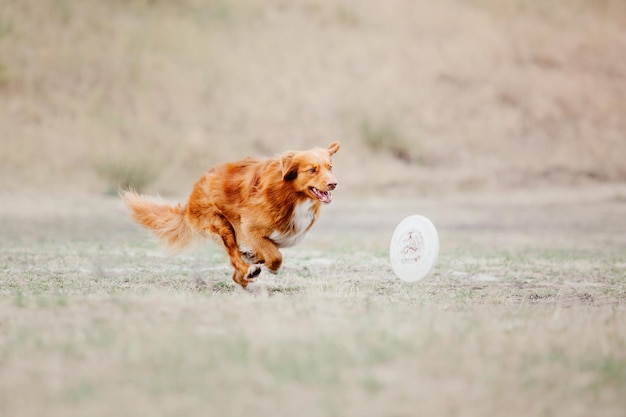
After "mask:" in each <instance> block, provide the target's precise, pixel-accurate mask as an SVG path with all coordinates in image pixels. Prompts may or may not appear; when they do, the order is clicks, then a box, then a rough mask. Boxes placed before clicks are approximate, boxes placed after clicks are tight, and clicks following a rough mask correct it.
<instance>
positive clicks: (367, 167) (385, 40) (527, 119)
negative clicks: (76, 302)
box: [0, 0, 626, 193]
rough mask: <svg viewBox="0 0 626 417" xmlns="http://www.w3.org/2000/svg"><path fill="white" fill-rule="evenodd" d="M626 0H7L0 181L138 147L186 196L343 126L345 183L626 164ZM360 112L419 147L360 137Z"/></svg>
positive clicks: (2, 15)
mask: <svg viewBox="0 0 626 417" xmlns="http://www.w3.org/2000/svg"><path fill="white" fill-rule="evenodd" d="M620 5H621V2H619V1H617V0H614V1H613V0H605V1H602V2H591V1H576V2H569V1H568V2H566V1H563V0H553V1H549V2H545V1H538V0H537V1H535V0H524V1H521V0H507V1H504V2H494V1H490V0H473V1H452V0H447V1H443V2H437V3H436V4H432V2H423V1H418V2H415V1H412V0H398V1H393V2H391V3H385V4H384V5H383V4H381V3H380V2H378V1H369V0H368V1H359V2H358V3H354V2H347V1H341V2H338V3H337V2H330V1H323V0H307V1H304V2H302V1H292V0H272V1H269V2H265V1H245V2H244V1H228V2H227V1H221V0H185V1H182V2H175V3H173V2H167V1H139V0H134V1H109V2H98V1H93V0H88V1H80V2H78V1H66V0H64V1H58V0H44V1H40V0H19V1H13V2H3V4H2V5H1V6H0V33H1V36H0V88H1V91H0V124H1V125H2V147H1V148H0V172H1V173H2V177H1V180H0V181H1V185H2V187H4V188H15V187H17V184H19V186H20V187H25V186H26V187H35V188H36V187H42V186H43V187H47V188H49V187H58V184H64V185H63V188H73V189H80V190H88V189H89V190H93V191H94V192H96V193H97V192H102V191H104V190H105V189H106V187H107V184H106V183H105V182H104V181H103V180H102V179H101V178H99V177H98V175H97V173H96V172H95V171H96V170H95V169H94V165H93V161H97V160H100V159H101V157H102V155H105V156H107V157H108V156H109V155H112V156H114V157H120V158H121V157H122V156H123V155H139V156H141V157H143V156H147V157H150V158H155V159H157V160H164V161H167V165H166V166H165V167H164V175H162V176H161V177H160V178H159V180H158V182H156V183H155V186H154V188H155V189H158V190H159V191H161V192H165V193H168V192H170V193H171V192H179V187H180V184H181V183H191V182H192V181H194V180H195V179H196V178H197V177H198V175H199V174H200V173H201V172H203V170H205V169H206V168H207V167H208V166H210V165H212V164H214V163H216V162H219V161H224V160H229V159H233V158H240V157H242V156H244V155H246V154H253V155H263V154H273V153H276V152H280V151H282V150H284V149H289V148H299V147H305V146H307V147H308V146H311V145H319V144H322V145H323V144H324V143H327V142H329V141H331V140H334V139H341V140H342V141H343V143H344V149H345V150H350V151H349V152H346V153H345V156H344V159H343V161H342V164H341V165H342V166H343V167H345V168H341V167H340V164H337V167H338V169H343V172H340V174H342V175H341V176H342V178H344V180H343V181H344V183H345V184H346V185H347V188H348V189H357V188H363V187H364V185H365V184H367V185H368V187H375V188H377V189H380V188H389V187H390V186H394V187H402V188H403V189H406V188H407V187H409V188H414V187H416V186H421V187H428V186H430V187H433V186H437V187H441V186H446V187H449V188H455V187H456V188H459V187H461V188H467V187H470V186H471V187H474V188H476V187H479V188H485V187H489V186H490V185H497V186H502V185H507V186H508V185H526V184H529V183H533V184H536V183H544V182H551V183H560V184H578V183H581V182H582V183H585V182H589V181H592V182H593V181H603V182H604V181H616V180H617V181H619V180H623V179H624V178H626V171H624V164H623V163H622V158H621V155H623V154H624V153H626V149H625V146H626V145H625V143H626V141H624V140H623V139H624V137H623V132H624V131H626V125H625V123H626V122H625V119H624V116H623V115H624V114H626V108H624V103H626V99H625V97H626V90H625V88H624V85H626V84H625V83H624V82H623V80H624V77H625V76H626V68H625V65H626V64H625V61H624V59H622V57H623V56H625V55H626V49H625V48H626V33H625V32H624V27H626V26H625V25H623V24H622V23H623V21H624V16H626V14H625V13H626V12H625V10H624V7H622V6H620ZM364 114H365V115H371V116H368V117H371V120H372V121H373V122H374V123H378V121H379V120H384V118H385V117H387V115H389V117H391V118H392V120H393V123H394V125H395V126H399V127H400V128H401V132H402V135H403V137H405V138H406V141H407V144H403V146H404V147H406V148H408V149H410V150H411V152H414V151H415V149H416V148H418V152H419V160H420V162H422V163H420V164H410V165H409V164H405V165H403V164H398V163H397V162H398V161H397V158H396V157H394V156H393V155H376V154H372V153H371V152H369V151H367V150H366V149H364V148H365V146H363V138H362V124H361V123H360V120H361V119H362V117H363V115H364ZM386 140H388V141H389V140H391V139H390V138H386ZM404 154H406V151H403V152H402V153H401V155H404ZM353 172H358V175H356V174H353ZM364 172H370V173H372V174H375V175H364V174H363V173H364ZM416 178H417V179H418V180H416Z"/></svg>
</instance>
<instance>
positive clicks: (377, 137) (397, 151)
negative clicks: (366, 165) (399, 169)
mask: <svg viewBox="0 0 626 417" xmlns="http://www.w3.org/2000/svg"><path fill="white" fill-rule="evenodd" d="M359 135H360V137H361V138H362V140H363V142H364V143H365V145H366V146H367V147H368V148H370V149H371V150H373V151H376V152H378V151H382V152H386V153H390V154H391V155H392V156H394V157H395V158H397V159H399V160H400V161H403V162H406V163H411V162H414V161H415V160H416V159H417V155H416V153H417V151H416V148H418V149H419V144H417V143H416V141H414V140H411V139H409V138H408V137H407V135H406V134H405V133H404V132H403V131H402V129H401V128H400V127H399V126H398V124H397V123H395V122H393V121H392V120H391V119H390V118H384V119H382V120H372V119H371V118H364V119H363V121H362V122H361V124H360V126H359Z"/></svg>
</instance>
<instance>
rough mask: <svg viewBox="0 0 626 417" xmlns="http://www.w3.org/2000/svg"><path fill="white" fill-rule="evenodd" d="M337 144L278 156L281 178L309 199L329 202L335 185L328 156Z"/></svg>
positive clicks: (335, 181)
mask: <svg viewBox="0 0 626 417" xmlns="http://www.w3.org/2000/svg"><path fill="white" fill-rule="evenodd" d="M339 146H340V144H339V142H333V143H331V144H330V145H329V146H328V148H326V149H323V148H316V149H311V150H309V151H290V152H285V153H284V154H283V155H282V156H281V158H280V163H281V167H282V174H283V180H284V181H289V182H291V183H292V184H293V186H294V187H295V188H296V190H297V191H299V192H301V193H303V194H305V195H306V196H307V197H309V198H311V199H314V200H318V201H320V202H322V203H325V204H328V203H330V202H331V201H332V199H333V196H332V194H331V191H333V190H334V189H335V188H336V187H337V180H336V179H335V176H334V175H333V164H332V161H331V159H330V157H331V156H332V155H334V154H335V153H336V152H337V151H338V150H339Z"/></svg>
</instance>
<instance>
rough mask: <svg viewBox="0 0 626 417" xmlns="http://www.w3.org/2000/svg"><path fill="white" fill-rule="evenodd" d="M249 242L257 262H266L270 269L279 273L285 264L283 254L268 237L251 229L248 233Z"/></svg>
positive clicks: (274, 272) (273, 272)
mask: <svg viewBox="0 0 626 417" xmlns="http://www.w3.org/2000/svg"><path fill="white" fill-rule="evenodd" d="M247 236H248V243H249V244H250V246H252V250H253V251H254V253H255V255H256V262H257V264H264V265H265V267H266V268H267V270H268V271H270V272H271V273H272V274H277V273H278V271H279V270H280V267H281V265H282V264H283V255H282V253H280V251H279V250H278V247H276V244H275V243H274V242H272V241H271V240H270V239H269V238H268V237H265V236H262V235H261V234H260V233H254V230H249V231H248V233H247Z"/></svg>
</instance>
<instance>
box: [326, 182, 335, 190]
mask: <svg viewBox="0 0 626 417" xmlns="http://www.w3.org/2000/svg"><path fill="white" fill-rule="evenodd" d="M326 186H327V187H328V189H329V190H331V191H332V190H334V189H335V188H337V181H330V182H328V184H326Z"/></svg>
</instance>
